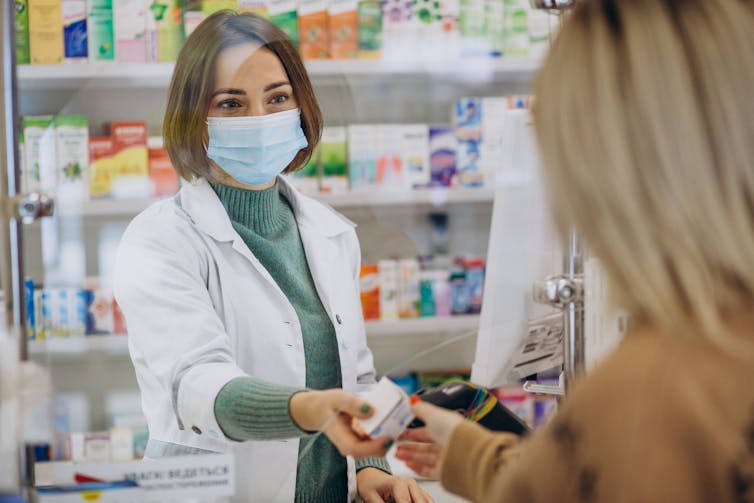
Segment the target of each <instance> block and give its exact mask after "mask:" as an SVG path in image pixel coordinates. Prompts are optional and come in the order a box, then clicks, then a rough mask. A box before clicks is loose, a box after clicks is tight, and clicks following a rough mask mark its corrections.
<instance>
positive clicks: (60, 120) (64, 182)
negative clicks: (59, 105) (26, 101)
mask: <svg viewBox="0 0 754 503" xmlns="http://www.w3.org/2000/svg"><path fill="white" fill-rule="evenodd" d="M53 124H54V125H55V158H56V163H55V165H56V167H57V179H58V187H57V189H58V190H57V194H58V198H59V199H60V200H61V201H83V200H85V199H88V197H89V126H88V122H87V118H86V116H84V115H58V116H56V117H55V119H53Z"/></svg>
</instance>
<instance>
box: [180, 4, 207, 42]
mask: <svg viewBox="0 0 754 503" xmlns="http://www.w3.org/2000/svg"><path fill="white" fill-rule="evenodd" d="M205 17H206V15H205V14H204V12H202V11H196V10H190V11H186V12H184V13H183V31H184V37H185V38H189V35H191V34H192V33H193V32H194V30H195V29H196V27H197V26H199V24H201V22H202V21H204V18H205Z"/></svg>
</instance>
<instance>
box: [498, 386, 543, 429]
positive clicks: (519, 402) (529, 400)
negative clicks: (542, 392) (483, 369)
mask: <svg viewBox="0 0 754 503" xmlns="http://www.w3.org/2000/svg"><path fill="white" fill-rule="evenodd" d="M492 391H493V392H494V394H495V396H497V399H498V400H500V403H501V404H503V405H505V406H506V407H507V408H508V409H510V411H511V412H512V413H514V414H515V415H516V416H518V418H519V419H521V420H522V421H524V422H525V423H526V424H528V425H529V426H533V424H534V397H533V396H532V395H530V394H529V393H527V392H526V391H524V390H523V389H522V388H521V387H520V386H511V387H503V388H496V389H493V390H492Z"/></svg>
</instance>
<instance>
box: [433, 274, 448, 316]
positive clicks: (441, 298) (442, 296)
mask: <svg viewBox="0 0 754 503" xmlns="http://www.w3.org/2000/svg"><path fill="white" fill-rule="evenodd" d="M432 276H433V278H432V293H433V294H434V297H435V314H436V316H450V314H451V293H450V282H449V281H448V276H449V275H448V271H442V270H438V271H434V273H433V274H432Z"/></svg>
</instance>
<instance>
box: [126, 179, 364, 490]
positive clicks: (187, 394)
mask: <svg viewBox="0 0 754 503" xmlns="http://www.w3.org/2000/svg"><path fill="white" fill-rule="evenodd" d="M279 184H280V190H281V191H282V193H283V194H284V195H285V196H286V198H287V199H288V201H289V202H290V203H291V207H292V208H293V211H294V213H295V215H296V221H297V222H298V227H299V232H300V235H301V240H302V242H303V244H304V249H305V251H306V256H307V259H308V262H309V268H310V269H311V273H312V277H313V279H314V283H315V285H316V288H317V291H318V292H319V295H320V298H321V299H322V303H323V305H324V308H325V310H326V311H327V313H328V314H329V315H330V319H331V320H332V323H333V326H334V327H335V333H336V337H337V340H338V349H339V353H340V365H341V372H342V382H343V388H344V389H346V390H349V391H352V392H361V391H365V390H366V389H367V388H368V385H369V384H372V383H374V375H375V372H374V364H373V359H372V354H371V352H370V350H369V348H368V347H367V345H366V336H365V330H364V321H363V317H362V311H361V304H360V297H359V286H358V278H359V268H360V260H361V259H360V256H361V254H360V249H359V244H358V240H357V237H356V232H355V230H354V227H355V225H354V224H353V223H352V222H350V221H348V220H346V219H345V218H344V217H342V216H340V215H339V214H337V213H336V212H335V211H333V210H332V209H330V208H329V207H327V206H325V205H323V204H321V203H319V202H317V201H315V200H313V199H311V198H308V197H305V196H303V195H301V194H299V193H298V192H297V191H296V190H295V189H293V188H292V187H291V186H290V185H289V184H288V183H287V182H286V181H285V180H284V179H283V178H282V177H281V178H279ZM114 289H115V296H116V298H117V300H118V303H119V304H120V306H121V308H122V310H123V313H124V315H125V318H126V323H127V325H128V333H129V350H130V353H131V358H132V360H133V363H134V367H135V370H136V378H137V380H138V383H139V387H140V389H141V397H142V407H143V409H144V414H145V415H146V418H147V422H148V425H149V435H150V443H149V446H148V449H147V456H149V457H155V456H160V455H166V453H170V454H180V453H191V452H202V451H214V452H229V451H230V452H233V453H234V455H235V459H236V470H237V474H238V476H237V477H236V480H237V482H236V486H237V491H236V493H237V495H238V496H237V499H236V500H237V501H260V502H265V503H267V502H281V503H283V502H286V503H287V502H292V501H293V499H294V492H295V486H296V475H295V473H296V465H297V455H298V448H299V441H298V439H288V440H282V441H280V440H274V441H273V440H270V441H249V442H243V443H240V442H234V441H232V440H230V439H228V438H227V437H225V436H224V435H223V433H222V430H221V429H220V427H219V426H218V424H217V422H216V420H215V415H214V403H215V397H216V396H217V393H218V392H219V391H220V389H221V388H222V387H223V386H224V385H225V384H226V383H227V382H228V381H230V380H231V379H234V378H236V377H239V376H247V375H248V376H253V377H256V378H260V379H264V380H266V381H269V382H271V383H278V384H284V385H288V386H296V387H301V388H303V387H305V385H306V366H305V361H304V347H303V340H302V335H301V327H300V326H299V321H298V317H297V315H296V312H295V311H294V309H293V306H292V305H291V303H290V302H289V301H288V299H287V298H286V296H285V294H284V293H283V292H282V291H281V290H280V288H279V287H278V286H277V284H276V283H275V281H274V280H273V278H272V277H271V276H270V274H269V273H268V272H267V271H266V270H265V268H264V267H263V266H262V264H261V263H260V262H259V260H258V259H257V258H256V257H255V256H254V255H253V254H252V253H251V251H250V250H249V248H248V247H247V246H246V244H245V243H244V242H243V240H242V239H241V237H240V236H239V235H238V234H237V233H236V232H235V230H234V229H233V227H232V225H231V222H230V219H229V217H228V214H227V212H226V210H225V208H224V207H223V205H222V203H221V202H220V200H219V198H218V197H217V195H216V194H215V192H214V191H213V190H212V187H211V186H210V185H209V184H208V183H207V182H206V181H205V180H199V181H197V182H195V183H193V184H187V185H185V186H184V187H183V188H182V189H181V191H180V192H179V193H178V195H177V196H175V197H174V198H171V199H169V200H166V201H162V202H158V203H156V204H154V205H153V206H151V207H150V208H148V209H147V210H146V211H144V212H143V213H141V214H140V215H139V216H137V217H136V218H135V219H134V220H133V222H131V224H130V225H129V227H128V229H127V230H126V232H125V234H124V236H123V239H122V241H121V243H120V247H119V249H118V256H117V265H116V271H115V286H114ZM176 444H177V445H176ZM166 446H167V448H166ZM348 488H349V495H348V501H352V500H353V499H354V498H355V494H356V474H355V469H354V462H353V459H352V458H350V457H349V458H348Z"/></svg>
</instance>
